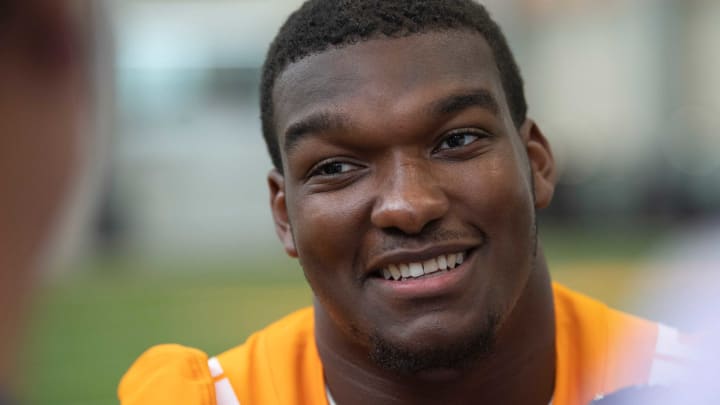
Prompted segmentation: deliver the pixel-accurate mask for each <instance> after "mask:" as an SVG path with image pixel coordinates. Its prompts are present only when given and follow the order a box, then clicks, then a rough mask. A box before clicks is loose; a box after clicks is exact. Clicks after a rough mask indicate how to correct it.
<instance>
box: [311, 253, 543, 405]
mask: <svg viewBox="0 0 720 405" xmlns="http://www.w3.org/2000/svg"><path fill="white" fill-rule="evenodd" d="M315 318H316V336H317V345H318V352H319V354H320V358H321V359H322V362H323V368H324V372H325V379H326V384H327V385H328V387H329V389H330V392H332V395H333V397H334V399H335V400H336V401H337V403H338V405H353V404H368V403H372V404H394V405H398V404H436V403H443V404H444V403H469V401H472V402H473V403H509V404H518V405H547V404H548V403H549V402H550V400H551V399H552V393H553V388H554V382H555V317H554V310H553V297H552V287H551V284H550V277H549V274H548V270H547V265H546V263H545V260H544V256H543V254H542V251H539V253H538V255H537V258H536V266H535V270H534V272H533V274H532V275H531V276H530V278H529V279H528V282H527V285H526V286H525V289H524V292H523V294H522V295H521V297H520V298H519V300H518V301H517V303H516V304H515V306H514V308H513V309H512V311H511V312H510V314H509V315H508V317H507V318H506V319H505V321H504V322H503V323H502V325H501V327H500V329H499V331H498V335H497V339H496V345H495V348H494V349H495V350H494V352H493V353H492V354H491V355H490V356H486V357H482V358H480V359H479V360H477V361H476V362H475V363H474V364H472V365H470V366H469V367H466V368H463V369H461V370H454V369H453V370H449V369H448V370H428V371H425V372H422V373H418V374H415V375H411V376H400V375H397V374H394V373H391V372H389V371H387V370H384V369H381V368H380V367H378V366H377V365H375V364H374V363H373V362H372V361H371V360H370V359H369V357H368V355H367V348H366V347H362V346H361V345H358V344H357V343H355V342H351V341H349V339H347V337H346V336H345V335H344V334H343V332H341V331H339V330H338V329H337V328H336V327H334V323H333V321H332V319H330V317H329V315H328V314H327V313H326V312H325V311H324V310H323V309H322V307H321V305H319V304H317V303H316V305H315Z"/></svg>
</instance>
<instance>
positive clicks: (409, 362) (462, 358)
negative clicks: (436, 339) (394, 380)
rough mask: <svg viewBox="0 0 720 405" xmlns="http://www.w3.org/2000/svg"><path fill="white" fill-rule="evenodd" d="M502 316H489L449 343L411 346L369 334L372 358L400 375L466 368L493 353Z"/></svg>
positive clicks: (381, 365) (384, 367)
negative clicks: (462, 336)
mask: <svg viewBox="0 0 720 405" xmlns="http://www.w3.org/2000/svg"><path fill="white" fill-rule="evenodd" d="M499 326H500V316H498V315H497V314H491V315H488V317H487V321H486V322H485V323H484V324H483V325H480V326H479V327H478V328H477V330H474V331H473V333H471V334H469V335H467V336H466V337H465V338H463V339H462V340H458V341H456V342H454V343H452V344H450V345H444V346H442V347H432V348H423V349H411V348H408V347H404V346H401V345H399V344H395V343H394V342H391V341H389V340H387V339H385V338H384V337H383V336H382V334H380V333H379V332H375V333H373V334H372V335H371V336H370V359H371V360H372V361H373V362H374V363H375V364H377V365H378V366H379V367H381V368H383V369H385V370H387V371H390V372H393V373H395V374H399V375H414V374H417V373H420V372H423V371H428V370H442V369H444V370H447V369H450V370H463V369H465V368H468V367H470V366H471V365H473V364H475V362H477V361H478V360H481V359H483V358H486V357H489V356H490V355H491V354H492V353H493V347H494V345H495V337H496V335H497V331H498V329H499Z"/></svg>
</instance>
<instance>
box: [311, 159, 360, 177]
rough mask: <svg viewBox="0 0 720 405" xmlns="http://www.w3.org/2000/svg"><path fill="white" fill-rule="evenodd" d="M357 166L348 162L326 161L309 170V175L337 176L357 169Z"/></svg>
mask: <svg viewBox="0 0 720 405" xmlns="http://www.w3.org/2000/svg"><path fill="white" fill-rule="evenodd" d="M357 168H358V166H357V165H355V164H352V163H348V162H338V161H335V162H327V163H323V164H321V165H319V166H317V167H315V168H314V169H313V170H312V171H311V172H310V177H314V176H327V177H331V176H337V175H340V174H343V173H347V172H350V171H353V170H355V169H357Z"/></svg>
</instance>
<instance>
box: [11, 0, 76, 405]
mask: <svg viewBox="0 0 720 405" xmlns="http://www.w3.org/2000/svg"><path fill="white" fill-rule="evenodd" d="M82 6H83V3H81V2H78V1H74V2H73V1H60V0H52V1H32V0H22V1H20V0H17V1H14V0H0V403H3V404H5V403H9V402H7V401H9V395H10V392H9V391H10V390H11V387H12V386H14V385H15V384H16V383H17V379H18V378H19V377H18V369H19V364H20V363H21V362H20V359H18V358H17V354H18V347H19V346H20V344H21V341H22V339H21V335H22V334H21V330H22V327H23V321H24V316H25V310H26V308H27V304H28V302H29V298H30V296H31V294H30V292H31V291H32V287H33V283H34V281H35V278H36V276H37V272H36V270H37V267H38V266H39V265H40V264H41V261H42V256H43V252H44V251H45V246H46V244H47V242H48V237H49V235H50V233H51V231H52V228H53V226H54V223H55V221H56V219H57V215H58V213H59V211H60V210H61V208H62V205H63V200H64V198H65V196H66V192H67V191H68V189H69V188H70V185H71V180H72V177H73V173H74V172H75V171H76V163H77V158H78V150H79V145H80V143H79V142H80V133H81V126H82V125H83V124H82V123H83V122H84V121H85V119H86V118H87V116H86V114H87V107H88V105H87V104H88V102H89V99H88V94H89V91H88V90H89V89H88V83H89V80H88V74H89V71H88V69H87V65H86V63H85V62H86V57H87V55H86V49H85V45H84V43H83V42H84V40H86V39H87V38H85V34H84V33H82V29H81V25H82V24H81V20H80V17H79V16H80V12H81V11H82Z"/></svg>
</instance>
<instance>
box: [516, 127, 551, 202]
mask: <svg viewBox="0 0 720 405" xmlns="http://www.w3.org/2000/svg"><path fill="white" fill-rule="evenodd" d="M520 134H521V136H522V138H523V141H524V143H525V148H526V151H527V156H528V161H529V164H530V170H531V173H532V176H533V187H534V192H535V208H538V209H542V208H545V207H547V206H548V205H550V201H551V200H552V196H553V192H554V191H555V181H556V178H555V176H556V172H555V158H553V154H552V149H550V143H549V142H548V140H547V138H545V135H543V133H542V131H540V128H539V127H538V126H537V124H536V123H535V121H533V120H531V119H528V120H526V121H525V123H524V124H523V126H522V127H521V128H520Z"/></svg>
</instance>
